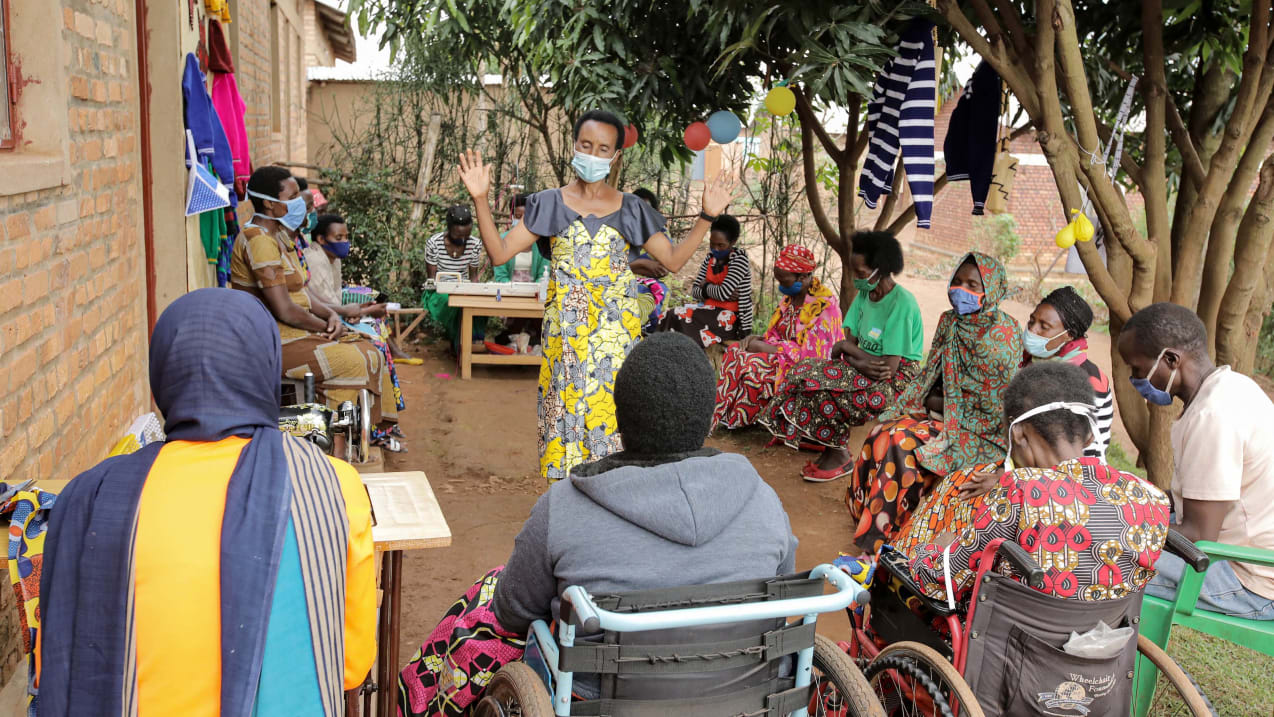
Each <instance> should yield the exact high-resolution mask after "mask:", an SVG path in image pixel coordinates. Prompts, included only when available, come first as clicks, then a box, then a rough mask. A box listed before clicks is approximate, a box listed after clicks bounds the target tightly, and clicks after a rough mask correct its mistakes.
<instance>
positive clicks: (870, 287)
mask: <svg viewBox="0 0 1274 717" xmlns="http://www.w3.org/2000/svg"><path fill="white" fill-rule="evenodd" d="M879 273H880V270H879V269H877V270H876V271H873V272H872V273H871V276H869V277H867V278H866V279H858V278H855V279H854V288H855V289H858V290H859V291H875V290H876V287H877V286H879V285H880V280H879V279H878V280H876V281H872V277H874V276H876V275H877V274H879Z"/></svg>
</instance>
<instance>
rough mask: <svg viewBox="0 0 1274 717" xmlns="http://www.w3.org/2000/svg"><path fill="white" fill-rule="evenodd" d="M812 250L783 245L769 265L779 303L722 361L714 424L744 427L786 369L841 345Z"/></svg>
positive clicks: (833, 305) (835, 310)
mask: <svg viewBox="0 0 1274 717" xmlns="http://www.w3.org/2000/svg"><path fill="white" fill-rule="evenodd" d="M814 269H815V264H814V252H812V251H810V250H809V249H806V248H805V247H803V246H800V245H798V244H788V245H787V246H785V247H783V250H782V251H780V252H779V256H778V259H777V260H776V261H775V262H774V280H775V281H777V282H778V284H779V291H780V292H781V293H782V294H783V300H782V301H781V302H779V306H778V308H776V309H775V310H774V315H773V316H771V317H770V323H769V326H767V327H766V330H765V333H764V334H762V335H760V336H757V335H755V334H753V335H752V336H748V337H747V338H745V339H743V340H742V341H740V342H739V343H737V344H735V345H733V346H731V347H730V348H729V350H727V351H726V353H725V357H724V358H723V359H722V360H721V377H720V378H719V379H717V410H716V413H715V414H714V415H713V417H712V419H713V425H714V426H724V427H726V428H731V429H733V428H743V427H745V426H750V425H752V424H753V423H755V422H756V420H757V417H758V416H760V415H761V413H762V412H763V411H764V410H765V409H766V407H767V406H769V405H770V399H771V398H773V397H774V392H775V390H776V389H777V388H778V385H779V384H780V383H782V381H783V377H784V375H786V374H787V371H788V369H790V368H791V367H792V366H795V365H796V364H797V363H798V362H799V361H801V360H803V359H808V358H821V359H826V358H828V357H829V356H830V355H831V352H832V345H833V344H835V343H836V342H837V341H840V340H841V338H842V336H843V334H842V333H841V327H840V321H841V313H840V305H839V304H838V303H837V301H836V297H835V296H834V295H833V294H832V292H831V290H830V289H828V288H827V287H825V286H823V284H822V282H820V281H819V280H818V279H817V278H815V277H814Z"/></svg>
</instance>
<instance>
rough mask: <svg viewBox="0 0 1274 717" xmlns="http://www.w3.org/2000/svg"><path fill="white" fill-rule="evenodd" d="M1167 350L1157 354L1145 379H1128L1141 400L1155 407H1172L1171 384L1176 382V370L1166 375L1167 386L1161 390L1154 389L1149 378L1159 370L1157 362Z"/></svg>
mask: <svg viewBox="0 0 1274 717" xmlns="http://www.w3.org/2000/svg"><path fill="white" fill-rule="evenodd" d="M1167 350H1168V349H1166V348H1165V349H1164V350H1163V351H1160V352H1159V355H1158V356H1156V357H1155V362H1154V365H1152V366H1151V367H1150V371H1149V372H1148V373H1147V374H1146V377H1145V378H1131V377H1130V378H1129V379H1128V380H1129V382H1131V383H1132V387H1133V388H1135V389H1137V393H1140V394H1141V397H1142V398H1144V399H1146V401H1147V402H1149V403H1153V404H1154V405H1156V406H1171V405H1172V393H1171V391H1172V384H1173V382H1175V381H1176V380H1177V369H1175V368H1174V369H1172V373H1170V374H1168V385H1167V386H1165V387H1163V388H1162V389H1160V388H1156V387H1155V385H1154V384H1153V383H1151V382H1150V377H1151V376H1154V375H1155V371H1157V370H1158V369H1159V362H1160V361H1161V360H1163V354H1164V351H1167Z"/></svg>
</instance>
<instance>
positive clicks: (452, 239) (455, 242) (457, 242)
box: [447, 234, 469, 246]
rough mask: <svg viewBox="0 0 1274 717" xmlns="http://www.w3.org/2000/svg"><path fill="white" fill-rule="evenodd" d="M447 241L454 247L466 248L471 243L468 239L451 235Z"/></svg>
mask: <svg viewBox="0 0 1274 717" xmlns="http://www.w3.org/2000/svg"><path fill="white" fill-rule="evenodd" d="M447 241H449V242H451V244H452V245H453V246H464V245H465V244H468V243H469V240H468V239H464V238H456V237H453V236H451V235H450V234H448V235H447Z"/></svg>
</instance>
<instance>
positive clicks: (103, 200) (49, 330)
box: [0, 0, 149, 681]
mask: <svg viewBox="0 0 1274 717" xmlns="http://www.w3.org/2000/svg"><path fill="white" fill-rule="evenodd" d="M46 1H47V0H46ZM60 8H61V19H62V23H61V27H60V41H61V43H62V46H61V47H60V48H41V49H43V50H44V51H47V52H58V53H59V54H60V57H62V58H63V59H64V60H65V61H66V63H67V65H66V68H65V70H66V71H65V80H66V86H65V88H64V92H63V94H64V96H65V99H66V102H65V104H64V105H63V106H52V107H50V106H39V107H30V106H26V105H24V104H23V103H22V101H21V98H19V111H20V112H21V113H22V114H21V117H22V121H24V122H26V123H28V124H30V123H33V122H40V121H41V117H42V113H62V112H65V113H67V115H68V119H69V129H70V134H69V159H70V168H71V172H72V174H71V179H70V181H69V182H68V183H66V184H63V185H61V186H55V187H48V188H44V189H40V190H38V191H31V192H26V193H23V194H12V195H8V196H0V216H2V217H3V218H4V220H3V222H0V385H3V387H4V389H5V390H4V391H3V392H2V393H0V480H4V481H10V482H12V481H20V480H25V479H28V478H36V477H41V478H63V479H65V478H71V477H73V476H74V475H75V474H76V473H78V472H80V471H82V470H84V469H86V468H89V467H90V466H92V465H93V464H95V463H97V462H98V461H99V460H101V459H102V458H103V457H104V456H105V455H106V452H107V451H108V450H109V448H110V446H111V445H112V444H113V443H114V441H115V440H116V439H117V438H118V437H119V434H120V433H121V432H122V431H123V429H124V428H126V427H127V426H128V424H129V423H130V422H131V421H132V419H133V418H135V417H136V416H137V415H139V414H140V413H141V412H143V411H145V410H148V406H149V398H148V396H149V391H148V390H147V386H146V380H147V379H146V376H147V371H146V339H147V327H146V306H145V302H146V280H145V275H144V273H145V268H144V267H145V264H144V248H143V245H142V219H141V217H142V213H141V183H140V182H141V177H140V174H141V170H140V155H139V149H138V144H139V141H140V140H139V124H138V105H137V89H136V88H137V78H136V76H135V74H134V72H135V69H136V66H137V54H136V48H135V44H134V40H135V37H136V35H135V30H134V27H135V26H134V18H133V3H132V2H130V1H126V0H61V2H60ZM14 49H15V52H16V51H19V50H22V49H23V47H22V45H21V41H20V40H19V41H17V42H15V48H14ZM26 49H27V50H30V49H31V48H26ZM19 54H20V53H19ZM30 79H32V80H36V81H39V80H41V78H39V77H33V78H30ZM21 151H22V150H21V149H19V150H18V152H19V153H20V152H21ZM14 156H16V155H14ZM6 160H8V161H12V157H3V156H0V172H4V171H5V163H6ZM0 595H3V599H2V600H0V646H3V647H2V649H3V650H4V652H3V654H2V655H0V681H7V680H8V678H9V677H10V676H11V675H12V674H13V671H14V670H15V668H16V667H17V666H18V664H19V650H20V643H19V642H17V641H16V640H15V639H14V636H16V635H17V631H16V630H17V614H16V610H15V609H14V606H13V602H14V600H13V596H12V595H11V592H10V591H9V590H7V589H6V590H3V591H0Z"/></svg>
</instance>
